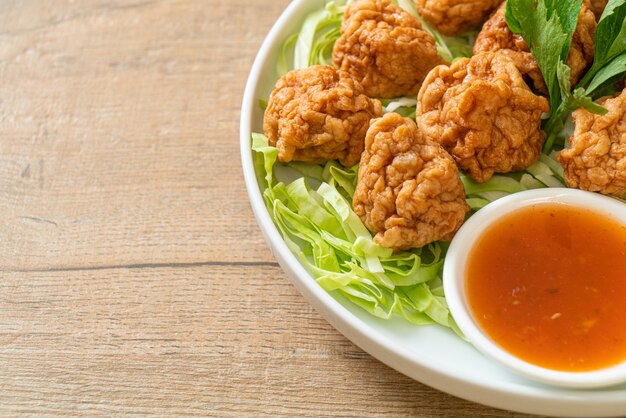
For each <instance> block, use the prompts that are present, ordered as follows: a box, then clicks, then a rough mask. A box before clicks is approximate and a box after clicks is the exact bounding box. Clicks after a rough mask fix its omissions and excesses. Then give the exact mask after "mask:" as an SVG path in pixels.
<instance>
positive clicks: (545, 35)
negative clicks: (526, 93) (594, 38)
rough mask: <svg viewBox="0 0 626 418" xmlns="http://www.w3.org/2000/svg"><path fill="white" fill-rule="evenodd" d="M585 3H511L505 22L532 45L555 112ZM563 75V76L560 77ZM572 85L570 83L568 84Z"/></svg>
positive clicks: (548, 0)
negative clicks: (565, 66) (578, 21)
mask: <svg viewBox="0 0 626 418" xmlns="http://www.w3.org/2000/svg"><path fill="white" fill-rule="evenodd" d="M581 4H582V0H577V1H576V2H569V1H559V0H508V1H507V2H506V9H505V19H506V21H507V24H508V25H509V28H510V29H511V31H513V32H514V33H517V34H520V35H521V36H522V37H523V38H524V41H526V43H527V44H528V46H529V48H530V51H531V52H532V54H533V56H534V57H535V60H536V61H537V64H538V65H539V69H540V70H541V74H542V75H543V78H544V80H545V82H546V86H547V87H548V92H549V94H550V108H551V109H552V110H553V111H554V110H556V109H557V108H558V106H559V104H560V102H561V98H562V95H561V90H562V84H563V83H562V82H560V81H559V80H560V79H562V76H563V71H562V68H561V67H560V63H561V62H564V61H565V60H566V59H567V55H568V54H569V48H570V44H571V42H572V34H573V32H574V29H575V28H576V22H577V20H578V14H579V13H580V7H581ZM559 74H560V75H561V77H559ZM568 82H569V81H568Z"/></svg>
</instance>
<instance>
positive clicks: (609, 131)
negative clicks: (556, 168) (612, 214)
mask: <svg viewBox="0 0 626 418" xmlns="http://www.w3.org/2000/svg"><path fill="white" fill-rule="evenodd" d="M599 103H600V104H602V106H604V107H605V108H607V109H608V111H609V113H607V114H606V115H596V114H593V113H590V112H588V111H586V110H585V109H578V110H576V111H575V112H574V113H573V114H572V117H573V119H574V123H575V125H576V128H575V130H574V133H573V134H572V136H571V137H570V139H569V148H566V149H564V150H563V151H561V153H560V154H559V156H558V158H557V159H558V161H559V162H560V163H561V165H562V166H563V168H564V176H565V181H566V182H567V185H568V186H570V187H576V188H579V189H582V190H589V191H593V192H600V193H602V194H611V195H615V196H618V197H621V198H622V199H626V90H624V91H623V92H622V93H621V94H620V95H619V96H617V97H613V98H605V99H603V100H600V101H599Z"/></svg>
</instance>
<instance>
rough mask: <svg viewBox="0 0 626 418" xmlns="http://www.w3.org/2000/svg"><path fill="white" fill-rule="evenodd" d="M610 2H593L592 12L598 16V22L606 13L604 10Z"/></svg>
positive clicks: (593, 0) (600, 0) (592, 0)
mask: <svg viewBox="0 0 626 418" xmlns="http://www.w3.org/2000/svg"><path fill="white" fill-rule="evenodd" d="M608 2H609V1H608V0H591V1H590V3H591V7H590V8H591V11H593V14H594V15H595V16H596V20H600V16H602V12H604V8H605V7H606V4H607V3H608Z"/></svg>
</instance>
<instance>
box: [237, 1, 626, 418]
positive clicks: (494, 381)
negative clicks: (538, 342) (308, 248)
mask: <svg viewBox="0 0 626 418" xmlns="http://www.w3.org/2000/svg"><path fill="white" fill-rule="evenodd" d="M323 5H324V0H294V1H293V2H292V3H291V4H290V5H289V7H288V8H287V9H286V10H285V12H284V13H283V14H282V16H281V17H280V18H279V19H278V21H277V22H276V24H275V25H274V27H273V28H272V30H271V31H270V33H269V34H268V36H267V38H266V39H265V41H264V42H263V45H262V46H261V50H260V51H259V53H258V56H257V57H256V60H255V62H254V65H253V67H252V70H251V72H250V76H249V79H248V83H247V85H246V90H245V94H244V98H243V104H242V110H241V158H242V163H243V171H244V178H245V182H246V187H247V189H248V194H249V197H250V202H251V204H252V209H253V210H254V214H255V216H256V218H257V221H258V223H259V225H260V227H261V230H262V231H263V234H264V236H265V238H266V240H267V242H268V243H269V245H270V248H271V250H272V252H273V254H274V256H275V257H276V259H277V260H278V262H279V263H280V265H281V266H282V267H283V269H284V270H285V272H286V273H287V274H288V276H289V277H290V278H291V280H292V281H293V283H294V285H295V286H296V287H297V288H298V290H299V291H300V293H302V295H303V296H304V297H305V298H306V299H307V300H308V301H309V302H310V303H311V304H312V305H313V306H314V307H315V308H316V309H317V310H318V311H319V312H320V313H321V314H322V315H323V316H324V318H326V320H328V322H330V324H331V325H333V326H334V327H335V328H336V329H337V330H339V331H340V332H341V333H342V334H343V335H345V336H346V337H347V338H349V339H350V340H351V341H352V342H354V343H355V344H357V345H358V346H359V347H361V348H362V349H363V350H365V351H367V352H368V353H370V354H371V355H372V356H374V357H376V358H377V359H379V360H380V361H382V362H383V363H385V364H387V365H389V366H391V367H393V368H394V369H396V370H398V371H399V372H401V373H404V374H405V375H407V376H409V377H411V378H413V379H415V380H418V381H420V382H422V383H425V384H427V385H429V386H432V387H434V388H436V389H439V390H442V391H444V392H448V393H450V394H452V395H455V396H458V397H461V398H465V399H468V400H471V401H474V402H479V403H482V404H485V405H489V406H493V407H496V408H503V409H510V410H514V411H518V412H526V413H535V414H547V415H561V416H572V417H575V416H577V417H583V416H596V417H598V416H615V415H624V414H626V385H621V386H616V387H611V388H605V389H598V390H574V389H559V388H555V387H550V386H544V385H541V384H538V383H534V382H531V381H529V380H525V379H523V378H521V377H518V376H516V375H514V374H512V373H510V372H509V371H508V370H506V369H504V368H502V367H501V366H499V365H497V364H495V363H494V362H492V361H490V360H488V359H487V358H485V357H483V355H482V354H480V353H479V352H478V351H477V350H475V349H474V348H473V347H472V346H470V345H469V344H468V343H466V342H464V341H463V340H461V339H459V338H458V337H457V336H456V335H454V334H453V333H452V332H449V331H448V330H446V329H443V328H439V327H436V326H424V327H416V326H414V325H411V324H408V323H406V322H405V321H403V320H401V319H397V320H389V321H384V320H380V319H378V318H375V317H373V316H371V315H369V314H368V313H366V312H364V311H362V310H360V309H359V308H357V307H355V306H353V305H351V304H350V303H348V302H346V301H342V300H339V299H334V298H333V297H332V296H330V295H329V294H328V293H326V292H325V291H324V290H323V289H322V288H321V287H320V286H319V285H318V284H317V283H316V282H315V281H314V280H313V278H311V276H310V275H309V274H308V273H307V271H306V270H305V269H304V268H303V267H302V265H300V263H299V262H298V261H297V259H296V258H295V257H294V256H293V254H292V253H291V252H290V251H289V249H288V248H287V246H286V245H285V243H284V241H283V239H282V237H281V236H280V234H279V233H278V231H277V229H276V227H275V226H274V224H273V223H272V220H271V218H270V216H269V214H268V212H267V210H266V208H265V205H264V203H263V198H262V196H261V190H260V186H259V184H260V181H259V179H258V178H257V175H256V173H255V172H254V165H253V159H252V151H251V150H250V133H251V132H262V129H263V124H262V121H263V112H262V110H261V108H260V107H259V104H258V103H259V102H258V100H259V99H267V97H268V96H269V94H270V92H271V90H272V88H273V86H274V83H275V81H276V79H277V77H278V75H277V73H276V69H275V67H276V65H275V63H276V57H277V54H278V51H279V50H280V48H281V46H282V43H283V41H284V40H285V39H286V38H287V37H288V36H289V35H290V34H292V33H294V32H295V31H297V30H298V28H299V26H300V25H301V23H302V21H303V20H304V18H305V16H306V15H307V14H308V13H310V12H311V11H313V10H316V9H318V8H320V7H323Z"/></svg>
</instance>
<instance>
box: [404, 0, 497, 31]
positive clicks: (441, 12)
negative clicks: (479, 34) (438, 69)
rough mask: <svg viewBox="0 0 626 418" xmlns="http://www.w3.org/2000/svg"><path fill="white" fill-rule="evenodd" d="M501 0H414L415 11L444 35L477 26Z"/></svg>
mask: <svg viewBox="0 0 626 418" xmlns="http://www.w3.org/2000/svg"><path fill="white" fill-rule="evenodd" d="M501 2H502V0H415V5H416V6H417V11H418V13H419V14H420V15H422V17H423V18H424V19H426V21H428V23H430V24H431V25H433V26H434V27H435V28H437V30H439V31H440V32H441V33H443V34H444V35H459V34H461V33H463V32H465V31H467V30H469V29H474V28H477V27H479V26H480V25H481V23H483V22H484V21H485V19H487V17H488V16H489V14H490V13H491V12H492V11H493V10H494V9H495V8H496V7H498V5H499V4H500V3H501Z"/></svg>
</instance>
